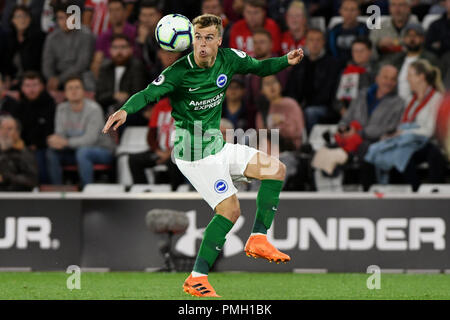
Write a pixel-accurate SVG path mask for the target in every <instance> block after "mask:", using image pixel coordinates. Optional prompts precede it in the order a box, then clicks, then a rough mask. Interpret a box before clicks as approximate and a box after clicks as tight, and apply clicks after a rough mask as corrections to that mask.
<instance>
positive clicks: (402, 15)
mask: <svg viewBox="0 0 450 320" xmlns="http://www.w3.org/2000/svg"><path fill="white" fill-rule="evenodd" d="M389 14H390V19H386V20H385V21H382V23H381V28H380V29H372V30H371V32H370V41H372V44H373V45H374V49H375V50H374V53H375V54H376V56H380V57H381V59H385V58H386V57H387V56H388V55H389V54H392V53H397V52H401V51H402V50H403V48H402V46H401V43H400V37H401V34H402V31H403V28H404V27H406V25H408V24H410V23H418V21H417V18H416V17H415V16H412V15H411V5H410V1H409V0H389Z"/></svg>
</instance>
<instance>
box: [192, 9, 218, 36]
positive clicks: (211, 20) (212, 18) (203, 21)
mask: <svg viewBox="0 0 450 320" xmlns="http://www.w3.org/2000/svg"><path fill="white" fill-rule="evenodd" d="M192 24H193V25H194V27H195V26H196V25H199V27H200V28H207V27H210V26H216V28H217V31H218V32H219V37H221V36H222V34H223V26H222V18H221V17H218V16H216V15H213V14H209V13H205V14H202V15H201V16H198V17H196V18H195V19H194V20H193V21H192Z"/></svg>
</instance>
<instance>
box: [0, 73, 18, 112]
mask: <svg viewBox="0 0 450 320" xmlns="http://www.w3.org/2000/svg"><path fill="white" fill-rule="evenodd" d="M6 91H7V90H6V85H5V82H4V81H3V76H2V74H1V73H0V116H2V115H12V116H13V117H17V113H18V111H19V110H18V109H19V105H18V103H17V101H16V100H14V99H13V98H11V97H10V96H8V95H6Z"/></svg>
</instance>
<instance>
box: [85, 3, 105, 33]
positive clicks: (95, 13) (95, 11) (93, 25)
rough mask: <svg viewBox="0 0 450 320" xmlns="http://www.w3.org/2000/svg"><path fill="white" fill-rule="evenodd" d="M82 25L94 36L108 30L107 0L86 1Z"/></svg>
mask: <svg viewBox="0 0 450 320" xmlns="http://www.w3.org/2000/svg"><path fill="white" fill-rule="evenodd" d="M82 23H83V25H85V26H86V27H88V28H90V29H91V31H92V33H93V34H94V35H95V36H98V35H100V34H101V33H103V32H105V31H107V30H108V27H109V17H108V0H86V1H85V3H84V11H83V16H82Z"/></svg>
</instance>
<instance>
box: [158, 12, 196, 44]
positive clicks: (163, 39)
mask: <svg viewBox="0 0 450 320" xmlns="http://www.w3.org/2000/svg"><path fill="white" fill-rule="evenodd" d="M155 37H156V40H157V41H158V43H159V45H160V47H161V48H163V49H164V50H168V51H176V52H181V51H184V50H186V49H188V48H189V47H190V46H191V44H192V41H193V39H194V26H193V25H192V23H191V21H189V19H188V18H186V17H185V16H183V15H181V14H168V15H166V16H164V17H163V18H162V19H161V20H159V22H158V25H157V26H156V30H155Z"/></svg>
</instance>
